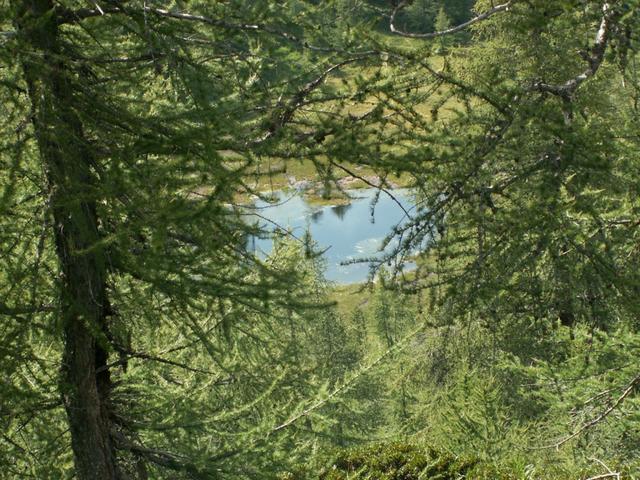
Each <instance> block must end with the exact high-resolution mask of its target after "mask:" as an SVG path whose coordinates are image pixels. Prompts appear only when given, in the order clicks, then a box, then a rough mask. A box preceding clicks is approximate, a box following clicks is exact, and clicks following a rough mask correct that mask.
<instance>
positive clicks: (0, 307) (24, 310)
mask: <svg viewBox="0 0 640 480" xmlns="http://www.w3.org/2000/svg"><path fill="white" fill-rule="evenodd" d="M54 309H55V307H54V306H53V305H39V306H26V307H23V306H17V307H11V306H9V305H7V304H6V303H3V302H0V315H8V316H15V315H25V314H32V313H43V312H52V311H53V310H54Z"/></svg>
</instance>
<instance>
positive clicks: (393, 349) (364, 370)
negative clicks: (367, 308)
mask: <svg viewBox="0 0 640 480" xmlns="http://www.w3.org/2000/svg"><path fill="white" fill-rule="evenodd" d="M426 326H427V324H426V323H424V324H422V325H420V326H419V327H418V328H416V329H415V330H413V331H412V332H410V333H409V334H408V335H406V336H405V337H404V338H402V339H401V340H400V341H399V342H397V343H396V344H395V345H393V346H392V347H391V348H389V349H388V350H387V351H385V352H384V353H382V355H380V356H379V357H378V358H376V359H375V360H374V361H373V362H371V363H370V364H369V365H367V366H366V367H363V368H361V369H360V370H359V371H357V372H356V373H355V374H354V375H353V376H352V377H351V378H350V379H349V380H347V381H345V382H344V383H342V384H341V385H339V386H338V387H337V388H335V389H334V390H333V391H332V392H331V393H330V394H329V395H327V396H326V397H325V398H323V399H320V400H318V401H317V402H316V403H314V404H313V405H311V406H309V407H308V408H306V409H304V410H303V411H301V412H300V413H297V414H295V415H293V416H292V417H290V418H289V419H288V420H287V421H286V422H284V423H282V424H280V425H278V426H276V427H274V428H273V429H272V430H271V432H270V433H275V432H278V431H280V430H284V429H285V428H287V427H289V426H291V425H293V424H294V423H296V422H297V421H298V420H300V419H301V418H303V417H306V416H307V415H309V414H310V413H312V412H314V411H315V410H318V409H319V408H321V407H323V406H324V405H326V404H327V403H328V402H330V401H331V400H332V399H334V398H336V397H337V396H338V395H340V394H341V393H342V392H344V391H347V390H349V388H351V387H352V386H353V384H354V383H355V382H356V381H358V380H359V379H360V377H362V376H363V375H365V374H366V373H367V372H369V371H370V370H372V369H373V368H375V367H376V366H377V365H379V364H380V363H381V362H382V361H383V360H384V359H385V358H387V357H388V356H390V355H392V354H394V353H396V352H400V351H402V350H403V349H404V348H405V347H407V346H408V345H409V342H410V341H411V340H412V339H413V338H414V337H415V336H416V335H418V334H419V333H420V332H422V331H423V330H424V329H425V327H426Z"/></svg>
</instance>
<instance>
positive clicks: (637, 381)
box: [543, 375, 640, 478]
mask: <svg viewBox="0 0 640 480" xmlns="http://www.w3.org/2000/svg"><path fill="white" fill-rule="evenodd" d="M638 385H640V375H638V376H636V377H635V378H634V379H633V380H631V382H630V383H629V385H627V388H625V389H624V391H623V392H622V395H620V396H619V397H618V398H617V400H616V401H615V402H613V404H612V405H611V406H610V407H609V408H607V409H606V410H605V411H604V412H602V413H601V414H600V415H598V416H597V417H596V418H594V419H593V420H591V421H589V422H587V423H585V424H584V425H582V426H581V427H580V428H579V429H578V430H576V431H575V432H573V433H572V434H571V435H569V436H567V437H565V438H563V439H562V440H560V441H559V442H557V443H554V444H553V445H547V446H546V447H543V448H560V447H561V446H562V445H564V444H565V443H567V442H568V441H570V440H572V439H574V438H576V437H577V436H578V435H580V434H582V433H583V432H584V431H585V430H588V429H590V428H592V427H595V426H596V425H597V424H598V423H600V422H601V421H602V420H604V419H605V418H607V417H608V416H609V414H611V412H613V411H614V410H615V409H616V408H618V406H620V404H621V403H622V402H624V400H625V399H626V398H627V397H628V396H629V395H630V394H631V392H633V390H634V388H635V387H636V386H638ZM595 478H604V477H595Z"/></svg>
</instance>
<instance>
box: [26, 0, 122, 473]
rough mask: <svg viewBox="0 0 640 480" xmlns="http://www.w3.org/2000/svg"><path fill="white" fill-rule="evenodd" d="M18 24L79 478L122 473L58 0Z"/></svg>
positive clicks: (92, 182)
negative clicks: (47, 199) (48, 218)
mask: <svg viewBox="0 0 640 480" xmlns="http://www.w3.org/2000/svg"><path fill="white" fill-rule="evenodd" d="M14 7H15V15H16V17H15V24H16V27H17V28H18V32H19V35H20V39H21V41H22V45H23V49H22V50H23V54H22V58H21V62H22V67H23V70H24V75H25V79H26V82H27V85H28V94H29V97H30V101H31V107H32V122H33V127H34V131H35V135H36V138H37V142H38V148H39V153H40V159H41V161H42V163H43V166H44V169H45V171H46V175H47V181H48V183H49V185H48V187H49V191H50V195H51V208H52V216H53V222H52V224H53V236H54V239H55V245H56V252H57V256H58V260H59V269H60V279H59V282H60V291H61V294H60V315H61V325H62V330H63V335H64V356H63V365H62V371H61V382H60V390H61V395H62V397H63V399H64V404H65V408H66V412H67V417H68V422H69V427H70V432H71V440H72V447H73V452H74V459H75V468H76V478H78V479H79V480H88V479H101V480H109V479H119V478H122V475H120V474H119V471H118V467H117V463H116V454H115V447H114V443H113V439H112V436H111V433H110V431H111V420H110V414H109V413H110V412H109V411H110V408H109V392H110V389H111V381H110V378H109V370H108V368H107V366H106V365H107V356H108V353H107V352H108V348H107V345H108V340H107V337H108V335H107V317H108V314H109V305H108V298H107V275H108V267H107V265H108V262H107V255H106V252H105V251H104V249H102V248H100V246H99V244H98V242H99V239H100V233H99V219H98V215H97V212H96V184H97V182H96V178H95V174H94V173H93V165H94V163H93V158H92V154H91V149H90V148H89V146H88V143H87V141H86V138H85V135H84V133H83V127H82V122H81V120H80V116H79V115H78V113H77V111H76V109H75V106H74V83H75V80H74V79H73V77H72V72H71V71H70V70H69V69H68V68H66V65H65V61H64V55H63V50H62V46H61V42H60V39H59V35H58V22H57V20H56V10H55V9H54V4H53V1H52V0H16V1H15V2H14Z"/></svg>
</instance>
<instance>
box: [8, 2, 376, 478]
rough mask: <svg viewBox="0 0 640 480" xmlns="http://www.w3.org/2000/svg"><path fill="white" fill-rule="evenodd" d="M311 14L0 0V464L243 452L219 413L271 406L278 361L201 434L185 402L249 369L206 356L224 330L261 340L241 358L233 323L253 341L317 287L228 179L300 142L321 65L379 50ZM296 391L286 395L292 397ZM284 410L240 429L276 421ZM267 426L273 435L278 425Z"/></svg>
mask: <svg viewBox="0 0 640 480" xmlns="http://www.w3.org/2000/svg"><path fill="white" fill-rule="evenodd" d="M316 10H317V9H316V8H313V7H312V6H306V7H305V6H304V5H302V4H299V3H298V2H290V3H281V4H273V3H272V2H231V3H220V2H212V3H209V2H199V3H197V4H194V3H190V2H189V3H188V2H180V1H178V2H169V3H167V2H146V1H135V2H133V1H111V0H107V1H99V2H89V3H88V4H86V3H85V2H75V1H62V2H57V1H52V0H33V1H32V0H24V1H23V0H16V1H11V2H9V4H8V5H4V6H3V9H2V17H1V18H0V22H1V24H2V29H3V32H2V47H3V53H2V58H3V67H2V87H1V88H2V107H1V108H2V110H3V115H2V117H3V120H2V122H3V126H2V131H3V135H2V167H3V168H2V192H1V209H2V240H1V242H2V246H1V247H0V248H1V258H2V276H1V277H0V278H1V286H0V289H1V293H0V295H1V296H2V301H1V302H0V315H2V318H3V321H2V336H3V341H2V347H1V356H0V359H1V360H0V361H1V362H2V372H3V373H2V375H3V385H4V384H6V385H7V388H6V389H5V388H4V387H3V390H2V394H1V395H2V402H1V403H2V422H3V427H2V429H3V430H5V431H6V432H7V433H6V434H3V440H2V442H3V448H2V450H3V454H2V461H3V463H6V464H7V465H8V466H7V468H8V469H10V470H9V471H10V472H12V474H13V475H15V476H21V475H29V474H32V475H35V476H38V477H40V478H43V475H50V476H51V477H56V475H65V473H64V472H68V471H69V463H68V462H69V456H68V455H67V453H68V452H69V451H70V450H69V449H68V448H64V447H60V445H68V443H67V442H69V441H70V445H71V447H72V448H71V451H72V452H73V463H74V472H75V477H76V478H78V479H105V480H106V479H124V478H147V477H148V476H149V475H153V476H155V475H163V474H161V473H158V472H159V471H160V470H157V469H167V470H168V471H174V472H175V473H173V474H171V475H173V476H171V478H178V476H186V477H198V476H200V477H205V478H214V477H217V476H219V475H223V474H224V468H223V467H221V466H220V463H221V462H223V461H224V460H225V459H227V458H229V457H233V456H234V455H237V454H238V451H237V450H235V451H234V450H233V449H232V448H229V449H227V450H225V449H224V448H223V447H221V446H220V445H221V443H220V442H221V441H222V440H219V439H227V438H228V436H229V435H234V432H224V431H223V430H224V429H225V428H231V427H223V426H222V425H225V422H228V421H230V419H231V420H234V421H235V419H238V418H246V417H247V416H254V417H255V416H256V415H262V414H258V413H256V411H255V410H252V407H255V406H256V405H257V404H258V403H259V402H260V401H263V402H266V400H265V398H267V397H268V396H269V394H270V393H273V388H272V387H273V385H271V386H270V384H273V382H274V381H275V380H274V377H275V378H276V379H277V378H279V377H278V375H280V373H278V372H274V370H273V369H272V370H271V371H269V372H268V375H271V377H268V378H267V377H264V378H261V379H259V380H260V381H254V380H255V378H256V377H254V376H251V378H249V377H245V378H249V379H248V380H247V383H246V385H248V386H250V387H249V388H245V390H244V393H242V394H241V393H238V394H237V398H238V399H243V400H242V401H244V402H245V404H246V405H245V406H244V407H242V405H238V402H239V401H240V400H236V399H235V397H234V398H233V399H231V400H230V403H228V404H227V406H228V410H229V411H228V412H227V413H226V414H220V412H217V413H218V415H217V416H216V415H215V414H214V413H215V412H214V413H212V414H211V417H210V418H209V420H208V422H209V423H208V424H211V423H213V422H214V421H215V422H218V423H219V425H218V427H219V428H220V431H218V430H216V429H215V428H214V429H213V430H211V429H209V430H208V433H207V436H206V438H207V439H208V440H207V442H208V447H204V446H202V445H199V443H201V442H203V441H204V440H203V439H202V436H198V435H196V434H193V438H189V436H188V435H186V434H184V433H178V432H184V431H185V429H187V430H188V427H187V426H185V425H189V424H190V422H194V420H193V418H191V419H188V418H186V413H185V411H189V407H190V406H192V407H193V409H192V410H191V415H192V417H193V416H198V415H204V413H203V412H205V411H206V412H208V411H210V410H212V409H214V407H215V408H224V405H225V403H224V401H223V399H224V398H225V395H226V394H222V393H221V394H217V393H215V392H216V389H219V388H222V387H221V386H228V385H230V384H234V385H235V384H236V382H242V380H241V379H238V375H236V373H237V372H234V371H233V369H232V368H231V367H229V365H225V364H224V362H221V363H219V364H218V365H217V366H216V368H215V371H216V372H217V373H216V372H211V369H210V368H208V367H210V366H211V365H212V364H215V361H214V360H212V358H218V357H217V356H219V353H220V351H221V350H224V348H225V347H224V344H223V343H224V341H225V340H226V341H227V342H229V343H233V344H234V345H235V347H233V348H232V347H229V349H230V350H232V351H233V352H234V355H235V356H236V358H237V356H238V355H241V354H243V352H244V354H246V355H247V356H248V357H247V360H246V362H245V367H247V366H248V365H251V364H252V363H251V362H252V361H254V360H255V359H251V358H249V356H250V355H253V353H252V352H253V351H246V350H243V349H242V348H241V346H242V344H243V343H242V342H243V341H245V340H238V339H237V338H235V337H233V332H237V331H239V330H242V333H241V334H240V333H239V334H238V335H240V336H241V337H242V338H244V339H247V338H251V336H252V335H254V334H256V332H252V328H254V326H255V322H258V323H259V322H260V321H262V320H264V319H273V318H279V316H280V317H281V316H284V314H283V313H280V314H279V313H278V312H279V311H280V312H283V311H286V309H288V308H292V309H299V308H302V307H304V306H305V303H309V302H310V301H307V300H308V299H304V298H302V299H301V298H298V295H299V293H300V292H296V290H295V288H293V289H292V288H290V285H289V282H291V281H292V279H293V281H294V282H295V278H296V277H295V272H292V271H283V270H282V269H277V268H271V267H270V266H269V264H268V263H265V262H263V261H261V260H259V259H257V258H256V257H255V256H253V255H252V254H251V253H249V252H247V251H246V249H245V246H246V240H247V237H248V236H250V235H256V234H258V233H259V232H258V231H257V230H256V228H255V227H251V226H250V224H249V222H247V221H245V219H244V216H243V215H244V214H243V211H242V210H241V209H239V208H238V207H237V206H236V205H235V203H236V202H235V195H236V194H237V193H238V192H239V191H245V192H246V191H250V190H251V186H250V185H249V183H248V182H247V179H248V178H249V177H250V176H251V175H256V174H265V170H266V173H267V174H268V168H267V167H265V165H267V163H266V162H264V163H262V162H261V161H260V159H262V158H265V157H268V156H269V155H271V152H273V151H280V152H282V151H284V150H286V148H287V145H286V144H285V145H284V146H283V144H282V142H281V141H280V140H281V137H282V135H281V133H280V132H281V130H282V129H283V127H285V126H286V125H287V124H288V123H290V122H291V120H292V118H293V116H294V114H295V113H296V111H297V110H298V109H299V108H300V107H301V106H303V105H304V104H305V103H306V102H307V101H308V97H309V96H310V95H311V94H312V93H313V92H314V91H315V90H316V89H317V88H318V87H320V86H322V84H323V82H324V81H325V79H326V77H327V76H328V75H329V74H331V73H332V72H334V71H337V70H338V69H340V68H341V67H342V66H344V65H347V64H349V63H352V62H356V61H361V60H362V59H366V58H367V55H370V54H368V53H366V52H365V53H364V54H360V53H358V51H357V49H356V50H355V51H351V50H350V48H351V45H350V44H349V43H348V40H347V39H345V38H342V37H341V36H340V35H337V34H335V32H334V34H333V35H332V37H331V41H330V42H329V41H328V40H327V38H329V36H328V35H324V36H323V34H322V32H321V31H320V32H319V31H317V29H316V28H315V22H316V17H314V15H316V16H317V15H319V13H318V12H317V11H316ZM296 18H297V20H295V19H296ZM294 20H295V21H294ZM309 25H311V26H313V27H314V28H313V29H309V30H310V32H311V33H309V34H307V27H308V26H309ZM316 40H319V41H320V43H321V44H320V45H315V42H316ZM329 55H331V56H332V57H331V58H329ZM278 149H279V150H278ZM285 306H288V307H286V309H285ZM278 309H280V310H278ZM283 309H284V310H283ZM267 330H268V329H267ZM267 333H268V332H267ZM230 338H235V340H230ZM219 339H222V340H219ZM168 340H172V341H173V343H172V344H169V343H168V342H167V341H168ZM265 341H266V340H265ZM221 342H222V343H221ZM254 345H255V342H254ZM184 352H194V353H192V354H191V355H188V354H185V353H184ZM254 353H255V352H254ZM198 355H199V356H198ZM202 355H205V356H207V355H208V356H209V364H208V365H204V366H202V365H199V362H198V360H197V359H198V358H202ZM136 362H142V363H144V364H145V365H146V367H144V368H136V365H135V364H136ZM204 363H205V364H206V363H207V362H204ZM167 368H169V369H171V368H174V369H178V370H179V371H182V372H185V375H191V376H192V377H193V376H194V375H195V376H197V375H201V377H197V378H195V380H194V381H195V385H198V383H197V380H198V379H200V380H202V382H201V384H200V387H201V388H207V389H212V390H213V392H214V393H211V395H212V396H211V397H210V398H211V399H212V400H211V402H210V403H209V404H208V405H207V397H206V396H205V399H204V400H203V401H202V403H201V404H199V405H195V406H194V405H193V403H194V402H190V401H189V400H188V398H189V396H190V393H189V391H188V388H195V387H194V386H193V384H192V382H189V381H184V382H181V381H180V380H178V379H176V378H175V376H173V375H172V374H171V373H170V372H167V371H166V369H167ZM163 369H165V370H163ZM247 370H248V367H247V368H245V372H244V373H246V374H247V375H256V376H257V375H259V371H258V370H256V371H254V372H248V373H247ZM154 372H155V373H154ZM263 373H265V372H263ZM281 376H282V375H280V377H281ZM205 380H206V381H205ZM240 384H241V385H243V384H242V383H240ZM171 388H174V389H176V390H177V391H178V393H176V394H175V395H174V394H171V393H170V390H171ZM234 388H235V387H234ZM234 388H231V387H229V391H236V390H237V389H236V390H234ZM240 388H241V387H240ZM161 393H163V394H161ZM174 393H175V392H174ZM193 397H194V398H200V397H199V396H197V395H195V394H194V395H193ZM269 398H271V397H269ZM283 398H285V397H282V396H280V399H281V400H282V399H283ZM298 400H299V399H298ZM298 400H296V399H295V398H294V399H290V400H289V404H286V403H285V402H284V400H282V403H283V404H285V406H287V407H288V408H289V410H292V409H293V408H294V406H295V401H298ZM269 401H271V400H269ZM234 402H235V403H234ZM291 402H293V403H291ZM229 405H234V406H233V407H230V406H229ZM177 406H180V407H181V408H182V410H180V409H179V408H178V407H177ZM174 408H175V409H177V410H178V413H177V414H176V418H174V419H173V420H175V422H174V423H175V424H177V426H174V427H170V426H167V425H166V424H167V423H170V422H168V419H167V418H166V416H167V415H172V412H174V411H175V410H174ZM62 409H63V410H64V412H65V414H66V426H65V425H64V424H60V423H59V419H60V416H59V413H60V412H61V410H62ZM266 411H268V409H267V410H264V411H263V413H264V412H266ZM183 414H184V415H183ZM271 414H273V417H269V418H268V419H259V418H254V419H253V424H252V423H251V421H249V422H248V423H247V425H249V426H246V429H247V430H250V429H251V428H254V429H255V428H257V427H255V425H257V424H261V422H262V423H266V422H267V420H268V421H269V422H271V423H273V424H274V425H272V426H275V423H276V415H275V413H273V411H272V412H271ZM181 415H182V416H181ZM284 419H286V418H283V420H284ZM178 420H181V421H183V423H180V422H178ZM163 422H164V423H165V425H161V423H163ZM195 423H196V424H197V425H200V427H199V428H200V429H199V430H198V428H196V427H194V428H192V430H198V431H200V432H201V431H202V430H203V427H202V424H203V423H202V422H195ZM204 423H206V422H204ZM231 423H233V422H231ZM235 425H236V427H237V424H235ZM251 425H253V427H251ZM27 430H28V431H30V432H31V434H30V435H27V436H26V437H24V438H23V437H22V436H21V435H22V433H21V432H25V431H27ZM162 431H165V432H170V433H166V434H164V436H163V434H161V433H158V432H162ZM213 431H215V432H216V435H217V436H218V437H219V438H218V439H217V438H215V437H216V435H213V434H212V432H213ZM260 431H261V432H262V433H263V435H262V436H263V437H264V439H265V441H266V437H267V433H268V427H265V428H264V430H260ZM235 434H237V432H235ZM172 438H173V439H178V438H181V439H182V440H181V441H180V442H177V443H178V444H177V445H175V446H173V445H172V442H171V439H172ZM225 441H226V440H225ZM231 443H232V444H233V442H231ZM241 443H242V442H241V441H237V442H235V445H236V448H238V447H237V446H238V445H240V444H241ZM5 446H6V448H5ZM244 448H245V449H248V448H249V446H245V447H244ZM216 449H218V451H211V450H216ZM193 452H200V458H194V457H197V456H198V455H196V454H194V455H191V453H193ZM41 458H43V459H48V460H44V462H45V463H50V465H49V466H45V465H43V464H40V463H39V462H41V461H42V460H40V459H41ZM203 458H206V460H203ZM11 465H12V466H11ZM246 468H247V471H249V470H250V467H249V466H247V467H246ZM150 469H152V470H150ZM45 472H47V473H45ZM56 472H57V473H56ZM153 472H155V473H153ZM245 473H246V472H245ZM247 474H248V473H247ZM236 475H239V476H241V477H242V476H243V475H244V474H243V473H241V472H240V473H238V472H236Z"/></svg>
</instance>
